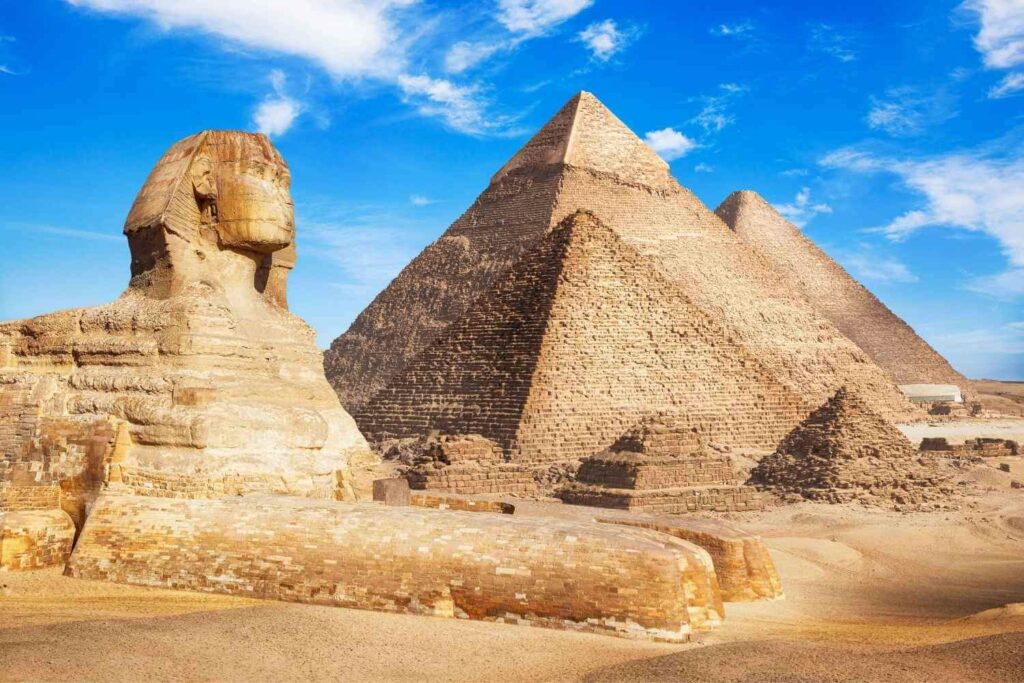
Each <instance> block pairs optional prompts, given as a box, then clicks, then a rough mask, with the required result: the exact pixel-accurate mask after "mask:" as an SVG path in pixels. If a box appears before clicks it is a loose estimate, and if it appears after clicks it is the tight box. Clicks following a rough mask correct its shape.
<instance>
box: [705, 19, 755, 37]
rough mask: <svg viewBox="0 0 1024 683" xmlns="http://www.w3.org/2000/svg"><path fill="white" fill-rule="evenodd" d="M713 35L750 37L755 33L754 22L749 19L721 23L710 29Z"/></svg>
mask: <svg viewBox="0 0 1024 683" xmlns="http://www.w3.org/2000/svg"><path fill="white" fill-rule="evenodd" d="M710 33H711V35H713V36H721V37H723V38H749V37H751V36H752V35H753V33H754V24H753V22H752V21H750V20H749V19H746V20H744V21H740V22H737V23H735V24H719V25H718V26H713V27H712V28H711V30H710Z"/></svg>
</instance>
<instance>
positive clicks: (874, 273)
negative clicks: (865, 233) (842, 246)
mask: <svg viewBox="0 0 1024 683" xmlns="http://www.w3.org/2000/svg"><path fill="white" fill-rule="evenodd" d="M836 258H837V259H838V260H839V262H840V263H842V264H843V265H844V266H845V267H846V268H847V269H848V270H850V271H852V272H853V274H854V275H855V276H856V277H857V279H859V280H864V281H865V282H878V283H883V284H884V283H892V282H902V283H907V282H917V281H918V277H917V276H916V275H914V274H913V273H912V272H910V268H908V267H907V265H906V264H905V263H903V262H902V261H900V260H899V259H897V258H895V257H893V256H889V255H887V254H884V253H881V252H880V251H879V250H878V249H876V248H875V247H873V246H871V245H869V244H866V243H861V244H860V245H858V248H857V249H856V250H840V251H838V252H837V253H836Z"/></svg>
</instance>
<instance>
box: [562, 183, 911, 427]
mask: <svg viewBox="0 0 1024 683" xmlns="http://www.w3.org/2000/svg"><path fill="white" fill-rule="evenodd" d="M580 208H585V209H587V210H590V211H593V212H594V213H595V214H596V215H597V216H598V218H600V219H601V220H602V221H603V222H604V223H605V224H606V225H608V226H610V227H612V228H613V229H614V230H615V231H616V232H617V233H618V234H619V235H620V236H621V237H622V238H623V239H624V240H625V241H626V242H628V243H629V244H630V245H632V246H633V247H634V248H636V249H637V251H639V252H640V253H641V254H644V255H646V256H649V257H650V258H651V259H652V260H653V261H654V262H656V263H657V265H658V268H659V270H660V271H661V272H662V273H663V274H664V275H665V277H666V278H668V279H669V280H671V281H672V282H673V283H674V284H675V285H676V286H677V287H679V288H680V289H681V291H682V292H683V293H684V294H685V295H686V296H688V297H689V298H690V299H692V300H693V302H694V303H695V304H696V305H697V306H698V307H700V308H701V309H702V310H704V311H705V312H707V313H708V314H709V315H711V316H714V318H715V320H716V321H717V322H719V323H720V324H722V325H723V326H724V327H725V328H726V329H727V330H728V331H729V332H730V333H732V334H735V335H736V337H737V341H739V342H740V343H741V344H742V345H743V346H745V347H746V348H747V349H749V350H750V351H751V353H753V354H754V355H755V356H756V357H757V358H758V359H759V360H761V361H762V362H763V363H764V364H765V365H767V366H768V368H769V369H770V370H771V371H772V372H773V373H774V374H775V375H776V376H777V377H778V379H779V380H780V381H782V382H783V383H785V384H787V385H788V386H789V387H790V388H792V389H793V390H794V391H796V392H797V393H798V394H800V395H801V396H802V397H803V398H804V399H805V401H806V402H807V403H808V405H819V404H820V403H822V402H824V401H825V400H827V399H828V397H829V396H831V395H832V393H834V392H835V390H836V389H837V388H838V387H839V386H841V385H843V384H847V385H853V386H857V387H858V388H859V389H861V391H862V393H863V394H864V395H865V396H867V397H868V398H869V400H870V401H871V402H872V405H874V406H875V407H877V408H878V409H879V410H880V411H881V412H882V413H883V414H885V415H886V416H887V417H890V418H891V419H894V420H899V419H907V418H909V417H912V416H915V415H917V414H918V412H919V411H917V410H916V409H915V408H914V407H913V406H912V405H911V404H910V403H909V401H907V399H906V397H905V396H903V394H902V392H900V391H899V390H898V389H897V388H896V386H895V384H894V383H893V381H892V378H891V377H889V376H888V375H887V374H886V373H885V372H884V371H883V370H882V369H881V368H879V367H878V366H876V365H875V364H874V363H872V362H871V360H870V358H869V357H868V356H867V355H866V354H865V353H864V352H863V351H862V350H861V349H860V348H858V347H857V346H856V345H855V344H854V343H853V342H851V341H850V340H849V339H847V338H846V337H845V336H844V335H843V334H841V333H840V331H839V330H837V329H836V328H835V327H834V326H833V325H832V324H831V323H830V322H829V321H828V320H826V319H825V318H824V317H821V316H819V315H817V314H816V313H815V312H814V311H813V310H812V308H811V306H810V305H809V303H808V302H807V300H806V299H804V298H803V296H802V295H800V294H799V293H795V292H793V291H792V288H791V287H790V286H789V285H788V283H786V282H785V281H784V280H783V279H782V278H781V277H780V276H779V275H778V274H777V273H776V272H775V271H774V269H773V268H772V267H771V265H770V264H769V262H768V261H767V260H765V259H764V258H763V257H762V256H760V255H759V254H757V253H756V252H754V251H753V250H751V249H750V248H749V247H748V246H747V245H746V244H744V243H743V241H742V240H741V239H740V238H739V237H737V236H736V235H735V234H734V233H733V232H732V231H731V230H730V229H729V228H728V226H726V225H725V223H723V222H722V221H721V219H719V218H718V217H717V216H716V215H715V214H714V213H712V212H711V211H710V210H708V209H707V207H705V206H704V204H703V203H702V202H701V201H700V200H699V199H698V198H697V197H695V196H694V195H693V194H692V193H691V192H689V191H688V190H686V189H685V188H683V187H681V186H680V185H678V183H676V182H675V181H673V182H672V183H671V185H670V186H668V187H667V188H664V189H653V188H650V187H645V186H643V185H638V184H635V183H629V182H625V181H623V180H621V179H618V178H614V177H610V176H607V175H605V174H600V173H595V172H594V171H591V170H588V169H585V168H568V169H566V172H565V174H564V176H563V180H562V184H561V186H560V191H559V195H558V203H557V206H556V208H555V213H554V215H553V216H552V221H559V220H561V219H562V218H564V217H565V216H567V215H569V214H571V213H572V212H574V211H576V210H578V209H580ZM790 426H792V425H790Z"/></svg>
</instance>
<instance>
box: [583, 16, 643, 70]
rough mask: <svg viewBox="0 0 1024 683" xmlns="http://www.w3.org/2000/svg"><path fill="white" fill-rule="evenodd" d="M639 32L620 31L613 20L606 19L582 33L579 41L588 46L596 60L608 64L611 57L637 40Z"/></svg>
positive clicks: (635, 29)
mask: <svg viewBox="0 0 1024 683" xmlns="http://www.w3.org/2000/svg"><path fill="white" fill-rule="evenodd" d="M639 33H640V32H639V30H638V29H637V28H635V27H628V28H624V29H620V28H619V26H618V25H617V24H616V23H615V22H614V21H613V20H611V19H605V20H604V21H600V22H597V23H594V24H591V25H590V26H587V27H586V28H585V29H583V30H582V31H580V33H579V35H578V36H577V39H578V40H579V41H580V42H582V43H583V44H584V45H586V46H587V49H588V50H590V54H591V55H592V56H593V58H594V59H596V60H598V61H602V62H607V61H608V60H609V59H611V57H612V56H613V55H615V54H618V53H619V52H622V51H623V50H625V49H626V48H627V47H628V46H629V44H630V43H632V42H633V41H634V40H636V38H637V36H638V35H639Z"/></svg>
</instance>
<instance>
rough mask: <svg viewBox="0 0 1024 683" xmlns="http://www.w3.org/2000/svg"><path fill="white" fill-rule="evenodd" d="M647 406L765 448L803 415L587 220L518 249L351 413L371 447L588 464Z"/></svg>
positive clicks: (642, 261) (794, 400)
mask: <svg viewBox="0 0 1024 683" xmlns="http://www.w3.org/2000/svg"><path fill="white" fill-rule="evenodd" d="M652 407H661V408H665V409H674V410H677V411H680V412H683V413H685V414H686V415H687V417H688V419H689V421H690V423H691V424H692V425H693V426H694V427H695V428H698V429H699V430H700V432H701V433H702V434H703V435H705V436H706V437H707V438H709V439H711V440H715V441H719V442H724V443H731V444H735V445H738V446H745V447H752V448H772V447H773V446H774V445H775V444H776V443H778V441H779V439H780V438H782V436H784V435H785V434H786V432H787V431H788V430H789V429H790V428H791V427H792V426H793V425H795V424H796V423H797V422H799V420H800V419H801V418H802V417H803V416H804V415H806V414H807V411H808V410H809V406H807V405H806V404H805V403H804V402H803V401H802V400H801V398H800V397H799V395H797V394H796V393H795V392H793V391H792V390H791V389H789V388H788V387H786V386H785V385H784V384H782V383H781V382H780V381H779V380H778V379H777V378H776V377H775V375H774V374H773V373H772V372H771V371H770V370H769V369H768V368H766V367H765V366H764V365H763V364H762V363H761V362H760V361H759V360H758V359H757V358H756V357H755V356H754V355H753V354H752V353H750V352H749V351H748V350H747V349H746V348H744V347H743V346H742V345H741V344H740V343H739V342H738V341H737V340H736V339H734V338H733V337H732V336H731V335H730V334H729V333H728V332H727V331H726V330H725V329H724V328H723V327H722V326H721V325H720V324H718V323H717V322H715V320H714V319H713V318H712V317H711V316H710V315H708V314H707V313H705V312H704V311H702V310H701V309H700V308H698V307H697V306H696V305H694V303H693V302H692V301H690V300H689V299H688V298H687V297H686V296H685V295H683V294H682V293H681V292H680V291H679V290H678V288H676V287H675V285H674V284H673V283H672V281H671V280H669V279H668V278H667V277H665V276H664V275H663V274H661V273H659V272H658V270H657V269H656V265H655V263H654V262H653V261H652V260H651V259H650V258H648V257H645V256H643V255H641V254H639V253H638V252H637V251H636V250H635V249H634V248H633V247H631V246H630V245H628V244H626V243H625V241H623V240H622V239H621V238H620V237H619V236H618V235H617V234H616V233H615V232H614V231H612V230H611V229H610V228H608V227H606V226H604V225H602V224H601V223H600V221H598V219H597V218H595V217H594V216H593V215H592V214H589V213H586V212H577V213H575V214H573V215H572V216H569V217H568V218H566V219H565V220H564V221H563V222H562V224H561V226H560V227H558V228H557V229H556V230H554V231H553V232H551V233H550V234H549V235H548V236H546V237H545V238H543V239H542V240H541V241H540V242H539V243H537V244H536V246H535V247H534V248H533V249H531V250H530V251H528V252H527V253H526V254H525V255H523V257H522V258H520V259H519V261H517V262H516V264H515V265H513V266H512V268H510V269H509V270H508V271H507V273H506V274H505V275H504V276H503V277H502V278H501V279H500V280H499V281H498V282H497V283H496V284H495V285H494V286H492V287H491V288H490V289H489V290H488V291H486V292H485V293H484V294H483V295H481V296H480V297H479V298H478V299H477V300H476V301H475V302H474V303H473V304H471V305H470V307H469V309H468V310H467V311H466V312H465V313H464V314H463V315H462V316H461V317H460V318H459V320H458V321H457V322H455V323H454V324H452V325H451V326H449V327H448V329H446V330H445V331H444V332H442V333H441V334H440V335H439V336H438V337H437V338H436V339H435V340H434V342H433V343H432V344H431V345H430V346H428V347H427V348H426V349H424V350H423V351H422V352H421V353H420V354H418V355H417V356H416V357H414V358H413V359H412V360H411V361H410V362H409V363H407V364H406V366H405V367H404V368H403V369H402V370H401V371H400V372H399V373H397V374H396V375H394V376H393V378H392V381H391V382H390V383H389V384H388V385H387V386H386V387H385V388H384V389H382V390H381V391H379V392H377V393H376V394H375V395H374V396H373V398H371V399H370V400H369V401H368V402H367V403H365V404H363V405H362V406H361V407H360V408H358V409H357V410H356V420H357V421H358V423H359V424H360V426H361V428H362V429H363V431H364V433H365V434H366V435H367V436H368V437H369V438H370V439H371V440H382V439H385V438H407V437H413V436H417V435H421V434H427V433H430V432H432V431H438V432H440V433H447V434H479V435H481V436H484V437H486V438H487V439H490V440H492V441H494V442H495V443H497V444H498V445H499V446H500V447H501V449H502V451H503V452H504V453H505V454H506V455H507V456H508V457H509V458H510V459H511V460H513V461H515V462H526V463H540V462H550V461H552V460H560V459H561V460H564V459H570V458H579V457H584V456H588V455H592V454H594V453H596V452H597V451H599V450H601V449H603V448H605V447H607V446H608V444H610V443H612V442H613V441H615V440H616V438H618V437H619V436H620V435H621V434H622V433H623V431H625V430H626V429H627V428H628V427H630V426H631V425H633V424H635V423H636V422H637V421H638V420H639V419H640V418H641V417H643V416H644V415H645V414H646V413H649V412H650V411H651V410H652Z"/></svg>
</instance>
